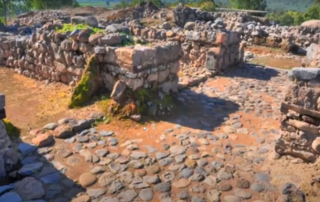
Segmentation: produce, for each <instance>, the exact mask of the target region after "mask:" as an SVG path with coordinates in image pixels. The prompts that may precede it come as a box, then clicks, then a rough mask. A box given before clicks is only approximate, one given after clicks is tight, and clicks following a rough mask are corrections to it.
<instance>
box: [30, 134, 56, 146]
mask: <svg viewBox="0 0 320 202" xmlns="http://www.w3.org/2000/svg"><path fill="white" fill-rule="evenodd" d="M53 141H54V140H53V137H52V135H51V134H50V133H44V134H40V135H38V136H37V137H35V138H33V139H32V143H33V144H34V145H36V146H38V147H44V146H47V145H50V144H51V143H52V142H53Z"/></svg>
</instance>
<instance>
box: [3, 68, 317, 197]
mask: <svg viewBox="0 0 320 202" xmlns="http://www.w3.org/2000/svg"><path fill="white" fill-rule="evenodd" d="M287 85H288V81H287V79H286V76H285V72H279V71H277V70H273V69H264V68H261V67H252V66H245V67H242V68H240V69H236V70H232V71H230V72H229V73H228V74H226V75H222V76H219V77H216V78H212V79H208V80H207V81H205V82H203V83H201V84H200V85H199V86H198V87H195V88H191V89H185V90H183V91H182V92H181V94H180V96H179V103H180V104H179V106H178V107H177V108H178V109H177V110H174V111H172V115H171V116H170V118H161V117H160V119H161V121H157V122H153V123H148V124H145V125H138V126H136V127H125V126H123V127H122V126H119V125H118V126H115V125H114V124H112V123H111V124H109V125H99V126H98V127H96V128H90V124H89V123H88V121H85V120H73V119H62V120H59V121H58V122H57V123H49V124H48V125H46V126H45V128H46V129H47V130H48V131H49V132H46V133H45V134H42V135H39V131H32V132H31V133H30V136H29V137H28V138H27V139H26V140H25V141H26V142H29V143H33V144H35V145H37V146H39V147H37V146H33V145H30V144H26V143H21V144H20V145H19V150H20V153H22V154H23V156H24V159H23V161H22V163H23V165H24V166H23V167H22V169H20V170H19V173H20V174H21V175H24V176H27V177H25V178H23V179H22V180H21V181H19V182H16V184H15V186H14V188H13V187H7V188H6V189H5V190H10V189H11V190H12V191H10V192H7V193H6V194H4V195H2V196H0V201H1V202H2V201H5V200H6V199H8V198H10V200H7V201H10V202H15V201H32V200H34V201H36V202H41V201H54V202H65V201H66V202H67V201H73V202H87V201H93V202H118V201H121V202H131V201H161V202H162V201H163V202H164V201H165V202H167V201H168V202H169V201H181V202H182V201H192V202H202V201H203V202H206V201H208V202H218V201H223V202H224V201H225V202H240V201H250V202H252V201H254V202H271V201H277V200H278V201H285V200H286V199H288V198H290V197H289V195H288V193H289V192H287V191H286V190H288V189H289V188H292V187H294V186H297V188H298V187H300V188H301V189H302V191H304V192H305V193H307V198H308V200H309V201H316V198H317V197H319V194H318V195H317V193H316V192H315V191H312V190H311V189H312V188H311V185H309V180H310V178H311V176H313V175H317V174H318V175H319V174H320V173H319V172H318V171H317V170H318V169H316V168H317V163H316V164H314V165H306V164H303V163H301V162H299V161H298V160H295V159H290V158H289V157H281V158H278V157H277V156H276V155H275V154H274V153H273V140H274V139H276V136H277V135H278V133H279V123H278V122H279V120H278V119H279V115H280V112H279V104H280V102H281V100H282V98H283V95H284V93H285V89H286V86H287ZM163 117H167V115H164V116H163ZM70 126H71V128H72V129H73V130H74V131H76V134H74V133H73V132H72V131H71V130H70ZM50 131H52V134H53V136H54V137H55V138H52V136H50V135H48V133H50ZM36 134H38V135H36ZM317 172H318V173H317ZM289 183H292V184H289ZM293 184H295V185H293ZM2 187H3V186H2ZM0 194H1V187H0ZM308 194H309V195H308ZM296 197H297V198H298V199H299V200H298V201H304V200H302V198H303V193H302V192H301V191H300V192H299V191H297V194H296ZM36 199H41V200H36ZM300 199H301V200H300Z"/></svg>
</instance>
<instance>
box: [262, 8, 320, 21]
mask: <svg viewBox="0 0 320 202" xmlns="http://www.w3.org/2000/svg"><path fill="white" fill-rule="evenodd" d="M267 18H268V19H269V21H272V22H276V23H278V24H280V25H288V26H289V25H300V24H301V23H303V22H304V21H307V20H316V19H320V6H319V5H316V4H314V5H312V6H310V7H309V8H308V9H307V10H306V11H305V12H304V13H303V12H300V11H286V12H285V11H283V10H278V11H274V12H271V13H269V14H268V15H267Z"/></svg>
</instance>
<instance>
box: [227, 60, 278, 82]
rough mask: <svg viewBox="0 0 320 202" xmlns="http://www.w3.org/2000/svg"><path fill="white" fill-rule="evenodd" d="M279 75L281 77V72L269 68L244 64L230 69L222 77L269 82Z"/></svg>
mask: <svg viewBox="0 0 320 202" xmlns="http://www.w3.org/2000/svg"><path fill="white" fill-rule="evenodd" d="M278 75H279V70H276V69H272V68H268V67H266V66H263V65H256V64H250V63H245V64H242V65H241V66H238V67H233V68H230V69H228V70H227V71H226V72H224V74H222V75H221V76H225V77H231V78H233V77H242V78H250V79H257V80H262V81H268V80H270V79H271V78H272V77H276V76H278Z"/></svg>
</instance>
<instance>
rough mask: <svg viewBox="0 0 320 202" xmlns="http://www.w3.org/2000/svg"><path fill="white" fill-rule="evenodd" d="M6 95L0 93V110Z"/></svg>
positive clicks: (3, 105) (3, 106)
mask: <svg viewBox="0 0 320 202" xmlns="http://www.w3.org/2000/svg"><path fill="white" fill-rule="evenodd" d="M5 99H6V97H5V95H4V94H2V93H0V110H1V109H4V108H5V106H6V101H5Z"/></svg>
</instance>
